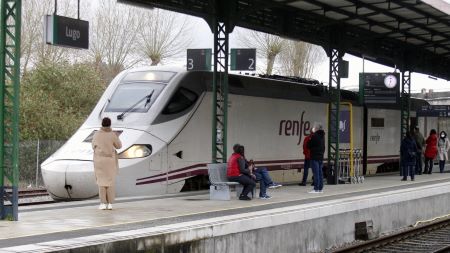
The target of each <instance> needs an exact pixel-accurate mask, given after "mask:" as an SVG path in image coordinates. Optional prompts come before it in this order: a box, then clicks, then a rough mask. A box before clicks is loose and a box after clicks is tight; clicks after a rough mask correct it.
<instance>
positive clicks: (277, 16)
mask: <svg viewBox="0 0 450 253" xmlns="http://www.w3.org/2000/svg"><path fill="white" fill-rule="evenodd" d="M118 1H119V2H122V3H127V4H136V5H140V6H146V7H157V8H162V9H167V10H172V11H176V12H180V13H184V14H189V15H193V16H197V17H201V18H204V19H205V20H206V21H208V22H209V23H211V21H212V20H214V18H215V17H217V18H218V19H219V20H220V21H223V22H229V24H230V25H231V27H234V26H239V27H244V28H248V29H252V30H256V31H261V32H266V33H271V34H275V35H279V36H282V37H285V38H289V39H294V40H302V41H305V42H309V43H312V44H316V45H320V46H322V47H324V48H325V49H326V50H327V51H328V50H329V49H331V48H332V49H338V50H339V51H342V52H345V53H350V54H352V55H355V56H358V57H363V56H364V57H366V58H368V59H370V60H371V61H374V62H377V63H380V64H383V65H387V66H391V67H397V68H399V69H401V70H405V71H413V72H418V73H423V74H427V75H432V76H435V77H439V78H443V79H446V80H450V15H449V14H446V13H445V12H444V11H443V10H442V9H437V8H439V7H437V8H436V7H433V6H438V5H440V6H441V7H443V8H449V9H450V7H449V4H447V3H445V2H443V1H442V0H424V1H419V0H398V1H396V0H332V1H330V0H216V1H214V0H118ZM430 2H435V4H433V6H431V5H430V4H429V3H430ZM436 4H438V5H436ZM215 7H217V8H215ZM447 13H449V12H447Z"/></svg>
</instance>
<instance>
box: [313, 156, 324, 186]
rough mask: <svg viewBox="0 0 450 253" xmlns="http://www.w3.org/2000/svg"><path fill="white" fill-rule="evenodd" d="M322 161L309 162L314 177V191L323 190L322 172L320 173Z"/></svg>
mask: <svg viewBox="0 0 450 253" xmlns="http://www.w3.org/2000/svg"><path fill="white" fill-rule="evenodd" d="M322 166H323V161H319V160H311V168H312V172H313V175H314V190H315V191H321V190H323V172H322Z"/></svg>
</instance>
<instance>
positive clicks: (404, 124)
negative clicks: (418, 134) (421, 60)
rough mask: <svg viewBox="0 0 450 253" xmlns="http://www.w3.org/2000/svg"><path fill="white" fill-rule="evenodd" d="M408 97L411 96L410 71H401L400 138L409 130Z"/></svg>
mask: <svg viewBox="0 0 450 253" xmlns="http://www.w3.org/2000/svg"><path fill="white" fill-rule="evenodd" d="M410 97H411V71H403V73H402V95H401V117H402V119H401V123H400V129H401V136H400V137H401V139H400V142H401V140H402V139H403V138H404V137H405V135H406V132H407V131H409V130H410V129H409V111H410V103H411V101H410Z"/></svg>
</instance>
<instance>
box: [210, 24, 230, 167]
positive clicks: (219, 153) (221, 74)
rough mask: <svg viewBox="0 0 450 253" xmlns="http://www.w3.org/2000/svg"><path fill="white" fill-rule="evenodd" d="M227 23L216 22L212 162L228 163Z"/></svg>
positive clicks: (214, 27) (214, 25)
mask: <svg viewBox="0 0 450 253" xmlns="http://www.w3.org/2000/svg"><path fill="white" fill-rule="evenodd" d="M228 26H229V25H228V24H227V22H219V21H218V20H217V19H216V20H215V21H214V24H213V26H212V27H213V29H214V73H213V124H212V162H214V163H216V162H217V163H220V162H226V161H227V114H228V37H229V36H228V35H229V31H228V30H229V27H228Z"/></svg>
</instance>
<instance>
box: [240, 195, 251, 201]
mask: <svg viewBox="0 0 450 253" xmlns="http://www.w3.org/2000/svg"><path fill="white" fill-rule="evenodd" d="M239 200H252V199H251V198H250V197H249V196H240V197H239Z"/></svg>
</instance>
